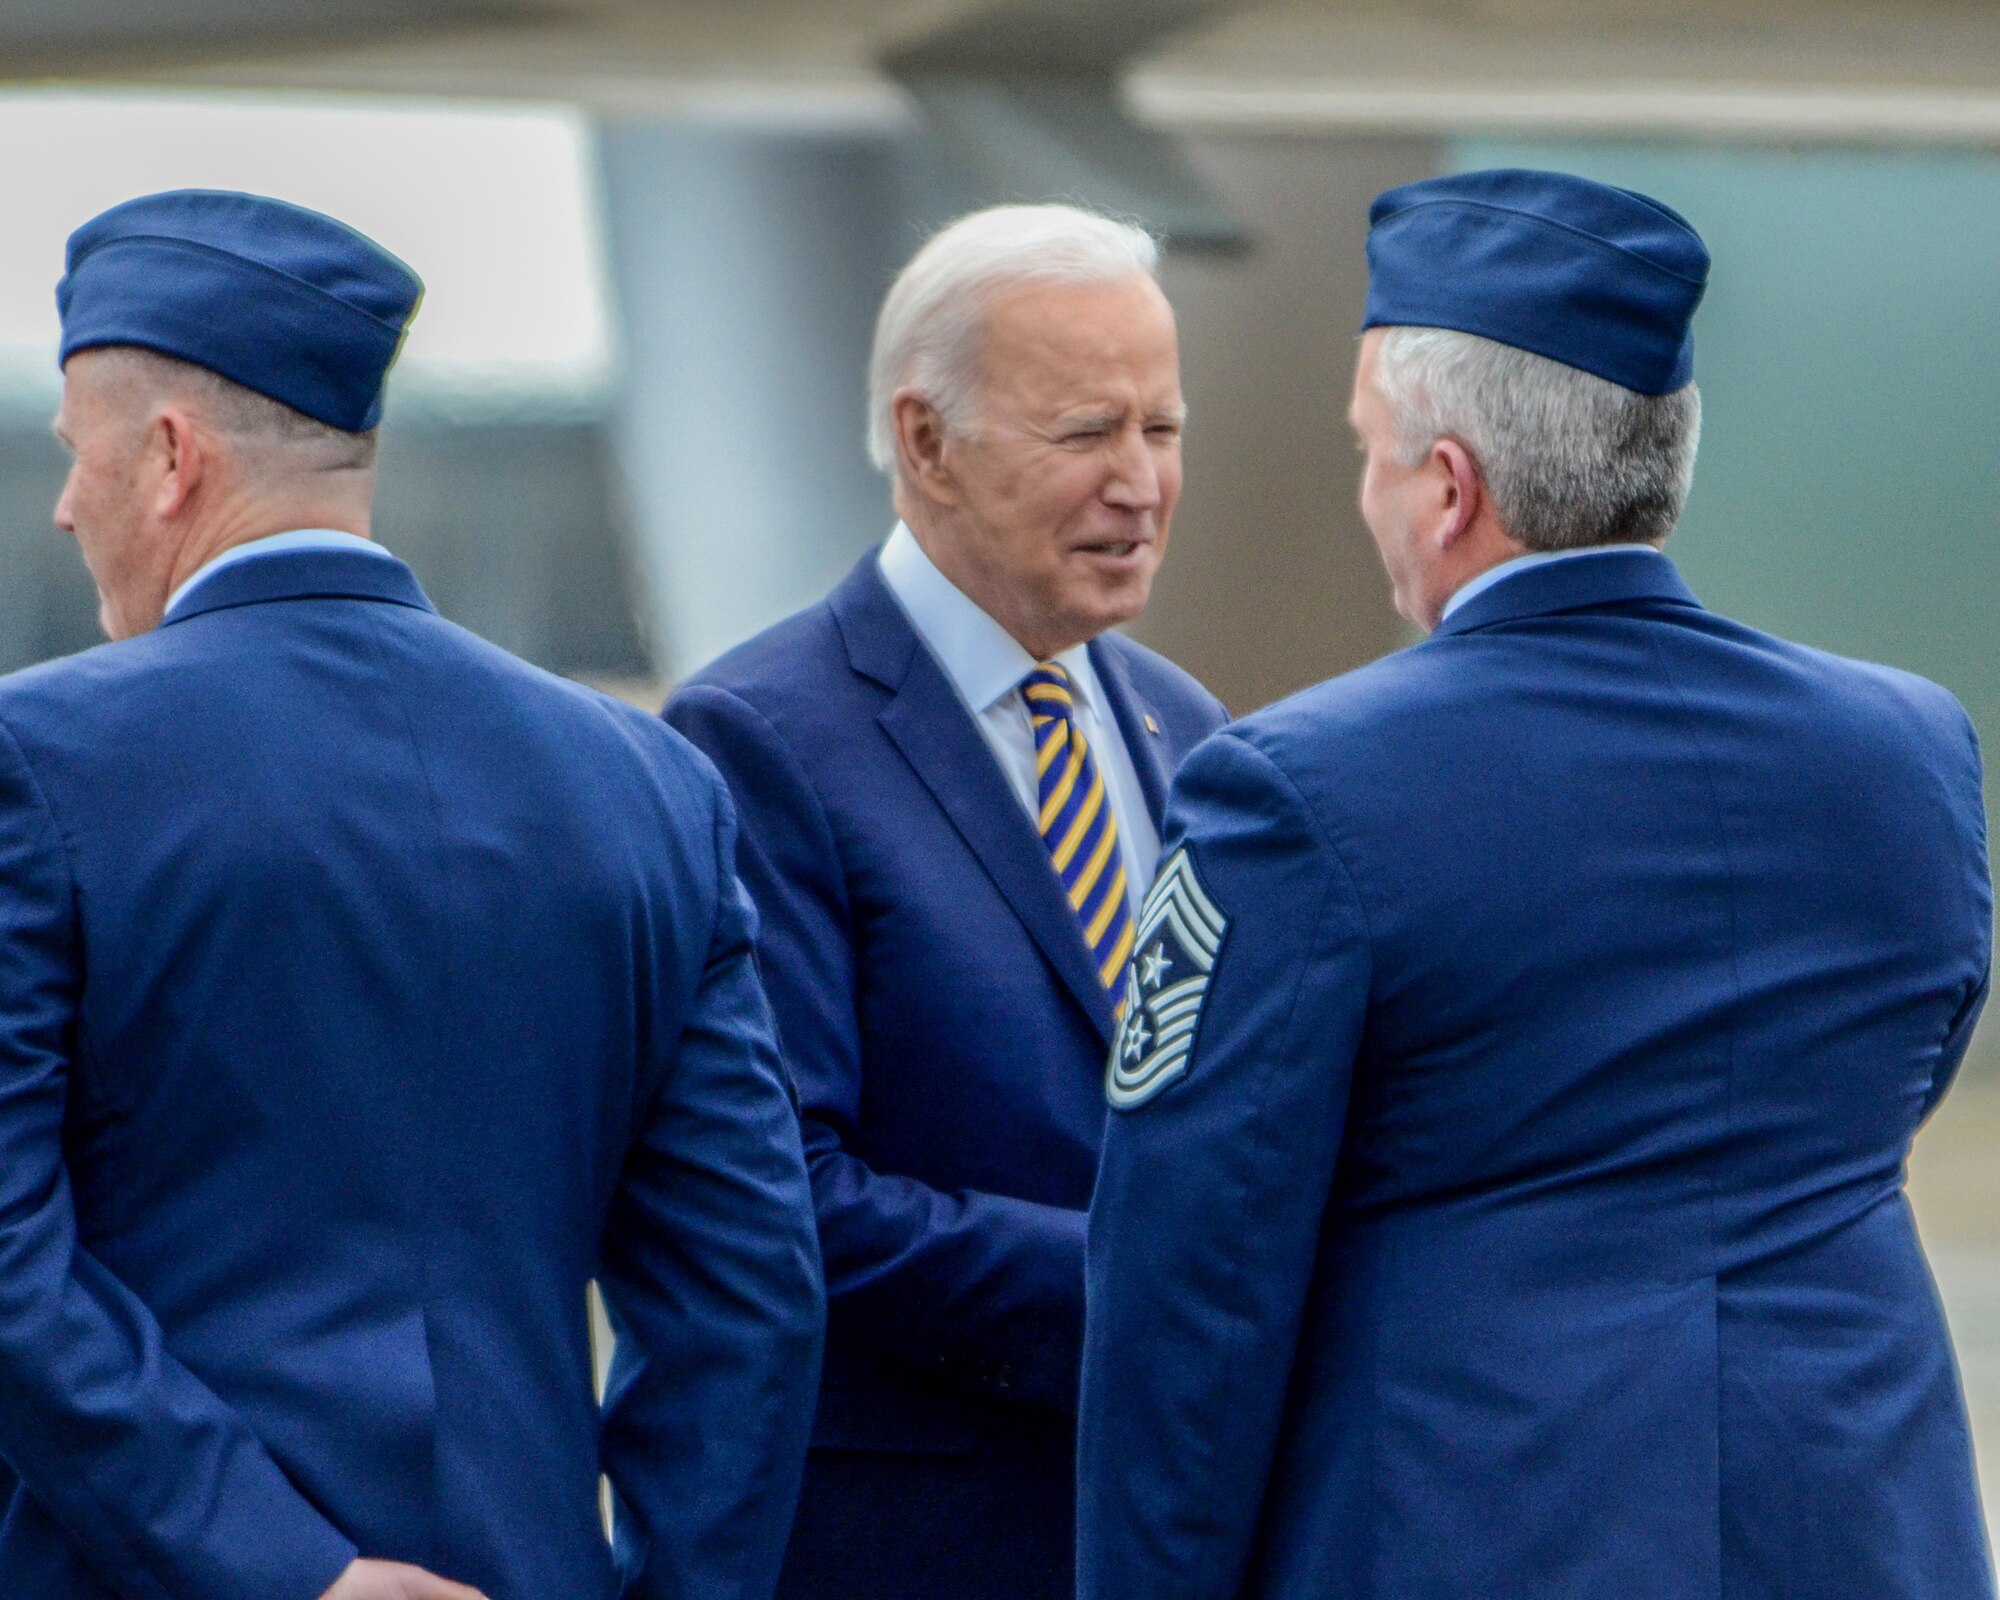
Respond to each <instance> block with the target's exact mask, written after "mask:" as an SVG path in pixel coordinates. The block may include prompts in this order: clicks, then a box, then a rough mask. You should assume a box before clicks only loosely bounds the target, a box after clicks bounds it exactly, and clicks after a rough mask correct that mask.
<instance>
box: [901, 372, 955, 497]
mask: <svg viewBox="0 0 2000 1600" xmlns="http://www.w3.org/2000/svg"><path fill="white" fill-rule="evenodd" d="M889 404H890V415H891V416H892V417H893V418H894V419H895V425H896V462H897V465H898V466H899V467H900V468H901V469H902V473H901V476H902V479H903V481H904V482H905V483H910V484H914V485H915V486H916V487H917V489H918V490H919V492H921V493H922V495H923V496H924V498H925V499H927V500H933V501H936V502H937V503H938V504H940V505H956V504H957V503H958V485H957V483H956V481H955V480H954V478H953V475H952V471H951V465H950V463H949V462H948V461H947V460H946V459H945V446H946V443H947V439H946V432H945V425H944V418H943V417H941V416H940V415H938V409H937V407H936V406H934V405H932V404H931V403H930V401H928V400H926V399H925V398H924V397H923V396H922V395H920V394H919V393H917V391H916V390H914V389H898V390H897V391H896V393H895V396H894V398H893V399H891V401H890V402H889Z"/></svg>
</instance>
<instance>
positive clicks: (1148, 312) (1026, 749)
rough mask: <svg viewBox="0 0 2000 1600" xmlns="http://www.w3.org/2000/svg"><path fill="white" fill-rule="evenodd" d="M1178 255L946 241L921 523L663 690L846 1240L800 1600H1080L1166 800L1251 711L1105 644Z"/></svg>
mask: <svg viewBox="0 0 2000 1600" xmlns="http://www.w3.org/2000/svg"><path fill="white" fill-rule="evenodd" d="M1155 256H1156V251H1155V248H1154V244H1153V241H1152V240H1151V239H1150V238H1148V237H1147V236H1146V235H1145V234H1144V233H1142V232H1140V231H1139V230H1138V229H1136V228H1132V227H1128V226H1125V225H1124V224H1121V223H1118V222H1115V221H1112V220H1110V219H1107V218H1104V217H1099V216H1094V215H1091V214H1090V213H1087V212H1084V211H1080V210H1077V209H1075V208H1073V207H1069V206H1027V207H1000V208H996V209H993V210H989V211H984V212H978V213H975V214H974V215H972V216H969V217H966V218H963V219H961V220H960V221H959V222H957V223H955V224H953V225H952V226H951V227H948V228H946V229H945V230H943V231H942V232H941V233H939V234H938V235H937V236H936V237H934V238H933V239H931V240H930V241H929V242H928V243H927V244H926V245H925V246H924V247H923V248H922V249H921V250H920V251H918V252H917V254H916V256H915V258H914V259H913V260H912V261H911V262H910V264H909V265H908V266H907V267H906V268H905V269H904V271H903V273H902V274H901V275H900V276H899V277H898V279H897V280H896V283H895V285H894V286H893V287H892V288H891V289H890V291H889V295H888V298H887V300H886V301H885V303H884V305H883V308H882V313H881V320H880V323H879V325H878V328H877V333H876V340H875V351H874V360H873V368H872V373H871V392H870V406H869V442H870V448H871V450H872V452H873V454H874V457H875V460H876V461H877V463H878V464H879V465H880V466H881V467H882V469H883V470H884V471H885V472H886V473H888V474H889V475H890V477H891V480H892V482H893V485H894V490H893V492H894V497H895V504H896V509H897V511H898V513H899V514H900V518H901V520H900V522H899V523H898V525H897V526H896V528H895V530H894V531H893V532H892V533H891V534H890V535H889V538H888V540H887V541H886V543H884V544H883V545H882V547H881V548H880V549H879V550H878V551H871V552H869V554H868V555H867V556H866V557H864V558H863V560H862V561H861V562H860V564H859V565H857V566H856V567H855V569H854V571H853V572H852V573H851V574H849V576H848V577H847V578H846V579H845V580H844V581H843V582H842V583H841V584H840V585H839V587H837V588H836V589H835V590H834V591H833V593H832V594H831V595H830V596H829V597H828V598H827V600H826V601H825V602H824V603H823V604H820V605H817V606H814V607H813V608H811V609H810V610H808V611H806V612H804V613H802V614H800V615H799V616H796V617H793V618H791V619H790V620H789V621H786V622H781V623H779V624H778V625H777V626H776V627H775V628H772V629H771V630H769V631H768V632H766V633H764V634H763V635H761V636H760V637H758V638H756V639H753V640H752V641H750V642H749V643H748V644H746V645H744V646H742V647H741V648H740V649H738V650H735V651H733V652H731V653H730V654H729V655H726V656H724V657H723V658H722V659H721V660H720V661H718V662H716V663H714V664H713V665H712V666H710V667H708V668H706V669H705V670H704V671H702V672H700V673H698V674H696V675H695V676H694V678H692V679H691V680H690V681H689V682H688V683H687V684H686V685H684V686H683V687H682V688H681V689H680V690H679V691H678V692H677V693H676V694H675V695H674V697H673V699H672V701H671V702H669V704H668V706H667V712H666V714H667V717H668V719H669V720H670V721H671V722H672V723H673V724H674V726H675V727H677V728H679V729H680V730H681V731H682V732H684V733H686V734H687V735H688V736H689V737H690V738H692V739H693V740H694V741H695V742H696V743H697V744H699V745H700V746H701V747H702V748H703V749H704V750H706V751H707V752H708V753H709V755H710V756H712V757H713V758H714V760H715V762H716V765H717V766H719V767H720V768H721V769H722V771H723V773H724V775H725V776H726V777H727V778H728V779H729V782H730V785H731V787H732V788H733V789H734V791H735V793H736V797H737V803H738V805H739V806H740V807H741V809H742V812H743V818H744V828H743V835H742V842H741V845H740V847H739V861H740V864H741V867H742V871H743V876H744V880H745V882H746V883H747V884H748V885H749V887H750V890H751V894H752V896H753V898H754V899H755V900H756V903H757V908H758V911H759V913H760V916H761V921H760V933H759V948H760V950H761V952H762V954H763V958H764V960H763V968H764V972H765V975H766V978H767V981H768V982H769V984H770V987H771V995H772V999H773V1001H774V1004H775V1007H776V1010H777V1014H778V1023H779V1031H780V1034H781V1036H782V1038H783V1040H784V1046H785V1053H786V1057H787V1060H788V1062H789V1064H790V1066H791V1068H792V1070H793V1072H794V1074H795V1075H796V1077H797V1079H798V1083H799V1091H800V1097H801V1100H802V1102H803V1108H804V1119H805V1141H806V1150H807V1154H808V1158H809V1160H810V1163H811V1167H812V1174H813V1193H814V1199H815V1201H816V1203H817V1205H818V1211H819V1226H820V1239H821V1243H822V1245H823V1248H824V1250H825V1253H826V1262H827V1272H828V1291H829V1299H830V1307H829V1328H828V1355H827V1363H826V1379H825V1382H824V1384H823V1385H822V1388H821V1391H820V1398H819V1415H818V1420H817V1422H816V1423H815V1425H814V1431H813V1449H812V1450H811V1452H810V1453H809V1455H808V1459H807V1466H806V1480H805V1488H804V1491H803V1494H802V1497H801V1501H800V1510H799V1518H798V1523H797V1526H796V1528H795V1529H794V1531H793V1535H792V1543H791V1548H790V1550H789V1552H788V1554H787V1557H786V1564H785V1575H784V1579H783V1583H782V1585H781V1592H782V1593H783V1594H785V1595H787V1596H797V1597H814V1600H820V1597H824V1600H852V1597H856V1596H863V1595H865V1596H868V1597H869V1600H897V1597H904V1596H907V1597H909V1600H942V1597H945V1596H950V1597H952V1600H981V1597H986V1596H991V1597H993V1600H1069V1597H1070V1595H1071V1592H1072V1589H1073V1582H1072V1549H1073V1520H1072V1506H1073V1494H1072V1489H1073V1484H1074V1467H1073V1462H1074V1458H1075V1433H1074V1424H1073V1420H1072V1419H1073V1415H1074V1408H1075V1403H1076V1375H1077V1364H1078V1360H1079V1353H1080V1349H1081V1341H1082V1334H1083V1230H1084V1209H1083V1208H1084V1206H1085V1204H1086V1203H1087V1202H1088V1200H1089V1198H1090V1186H1091V1179H1092V1176H1093V1174H1094V1173H1095V1171H1096V1166H1097V1145H1098V1138H1099V1135H1100V1132H1101V1131H1102V1128H1103V1125H1104V1106H1103V1100H1102V1097H1101V1095H1100V1094H1099V1093H1098V1092H1097V1087H1096V1084H1097V1078H1098V1070H1099V1067H1100V1066H1101V1064H1102V1061H1103V1058H1104V1051H1105V1049H1106V1047H1107V1045H1108V1043H1109V1040H1110V1037H1111V1029H1112V1025H1113V1018H1114V1008H1115V1006H1116V1004H1117V999H1118V996H1119V994H1120V993H1121V992H1122V991H1123V986H1124V975H1125V967H1126V964H1127V961H1128V959H1129V957H1130V954H1131V950H1132V928H1133V919H1134V916H1135V914H1136V912H1137V908H1138V897H1139V895H1140V893H1141V892H1142V891H1143V887H1144V885H1145V883H1146V882H1147V881H1148V880H1149V879H1150V878H1151V876H1152V871H1153V864H1154V859H1155V857H1156V855H1157V853H1158V835H1157V828H1158V823H1159V818H1160V814H1161V807H1162V805H1163V804H1164V802H1165V797H1166V786H1167V782H1168V780H1169V779H1170V778H1171V776H1172V774H1173V770H1174V767H1175V765H1176V764H1177V763H1178V762H1179V760H1180V759H1181V757H1182V756H1183V755H1184V754H1185V753H1186V752H1187V751H1188V750H1189V749H1190V748H1192V746H1193V745H1194V743H1195V742H1196V741H1197V740H1198V739H1199V738H1201V736H1202V735H1204V734H1206V733H1207V732H1209V731H1210V730H1211V729H1213V728H1214V727H1215V726H1216V725H1217V724H1218V723H1219V722H1220V721H1221V718H1222V713H1221V708H1220V707H1219V706H1218V705H1217V704H1216V702H1215V700H1214V699H1213V697H1212V696H1210V695H1208V694H1207V693H1205V692H1204V691H1203V690H1202V689H1201V688H1200V686H1199V685H1197V684H1196V683H1194V682H1193V680H1191V679H1190V678H1189V677H1188V676H1187V675H1186V674H1185V673H1183V672H1181V671H1179V670H1177V669H1176V668H1175V667H1173V666H1171V665H1170V664H1168V663H1167V662H1166V661H1163V660H1162V659H1161V658H1160V657H1159V656H1157V655H1155V654H1153V653H1152V652H1151V651H1149V650H1146V649H1144V648H1142V647H1141V646H1139V645H1137V644H1134V643H1132V642H1130V641H1129V640H1126V639H1124V638H1121V637H1120V636H1119V635H1118V634H1117V633H1115V632H1112V631H1110V630H1112V629H1113V628H1115V627H1116V626H1117V625H1118V624H1120V623H1125V622H1129V621H1132V620H1133V619H1135V618H1136V617H1137V616H1138V615H1139V613H1140V612H1141V610H1142V609H1143V608H1144V606H1145V604H1146V600H1147V597H1148V595H1149V593H1150V592H1151V588H1152V583H1153V578H1154V574H1155V573H1156V572H1157V571H1158V569H1159V566H1160V561H1161V558H1162V556H1163V555H1164V554H1165V551H1166V546H1167V537H1168V531H1169V527H1170V524H1171V521H1172V517H1173V512H1174V506H1175V503H1176V501H1177V499H1178V497H1179V493H1180V479H1181V464H1180V441H1181V426H1182V417H1183V408H1182V400H1181V387H1180V368H1179V360H1178V354H1177V345H1176V337H1175V329H1174V319H1173V313H1172V311H1171V310H1170V309H1169V307H1168V305H1167V301H1166V298H1165V296H1164V295H1162V293H1161V292H1160V288H1159V285H1158V284H1157V283H1156V282H1155V281H1154V276H1153V271H1154V265H1155Z"/></svg>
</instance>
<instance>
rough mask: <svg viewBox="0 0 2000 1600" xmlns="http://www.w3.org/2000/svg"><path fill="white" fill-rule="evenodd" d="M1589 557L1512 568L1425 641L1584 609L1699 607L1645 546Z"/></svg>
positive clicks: (1458, 608)
mask: <svg viewBox="0 0 2000 1600" xmlns="http://www.w3.org/2000/svg"><path fill="white" fill-rule="evenodd" d="M1591 555H1592V559H1591V560H1588V561H1537V562H1529V563H1527V564H1526V565H1523V566H1520V567H1517V568H1516V569H1515V570H1514V571H1513V572H1511V573H1509V574H1507V577H1506V581H1505V582H1496V583H1492V584H1488V585H1485V586H1483V587H1482V588H1481V589H1480V590H1479V592H1478V593H1476V594H1474V595H1471V596H1469V597H1467V598H1466V599H1465V601H1464V603H1463V604H1460V605H1455V606H1453V607H1452V609H1451V611H1450V613H1449V614H1448V615H1447V616H1446V617H1445V618H1444V620H1443V621H1441V622H1439V624H1438V625H1437V629H1436V631H1435V632H1434V633H1433V634H1432V635H1431V637H1432V638H1434V639H1435V638H1441V637H1443V636H1445V635H1447V634H1455V633H1469V632H1471V631H1472V630H1473V629H1475V628H1485V627H1490V626H1492V625H1493V624H1494V623H1496V622H1511V621H1513V620H1515V619H1516V618H1520V617H1531V616H1544V615H1547V614H1549V613H1551V612H1556V611H1577V610H1581V609H1583V608H1584V607H1587V606H1605V605H1619V604H1624V603H1629V602H1632V601H1640V600H1664V601H1669V602H1671V603H1674V604H1677V605H1686V606H1699V605H1700V604H1701V602H1700V601H1699V600H1697V599H1696V598H1695V597H1694V591H1693V590H1692V589H1690V588H1689V587H1688V586H1687V583H1686V581H1685V580H1684V579H1683V578H1682V577H1681V575H1680V572H1679V570H1678V569H1677V568H1676V567H1675V566H1674V564H1673V562H1671V561H1669V560H1668V559H1667V558H1666V557H1665V556H1664V555H1662V554H1661V553H1660V552H1659V551H1657V550H1655V549H1654V548H1653V547H1652V546H1651V545H1639V546H1636V547H1632V546H1621V547H1620V548H1618V549H1616V550H1611V549H1605V550H1595V551H1592V552H1591ZM1494 570H1495V571H1498V570H1499V569H1498V568H1495V569H1494ZM1468 587H1469V586H1468ZM1460 593H1461V594H1463V593H1464V591H1463V590H1461V591H1460Z"/></svg>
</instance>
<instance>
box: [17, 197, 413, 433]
mask: <svg viewBox="0 0 2000 1600" xmlns="http://www.w3.org/2000/svg"><path fill="white" fill-rule="evenodd" d="M65 268H66V270H65V272H64V275H63V280H62V282H61V283H59V284H57V285H56V308H57V310H59V311H60V312H61V313H62V356H61V359H62V361H63V362H64V363H65V364H67V362H68V361H69V358H70V357H71V356H73V355H75V354H76V353H77V351H79V350H89V349H93V348H95V347H96V346H99V345H111V344H123V345H140V346H143V347H144V348H146V349H148V350H157V351H159V352H160V353H161V354H163V355H169V356H178V357H179V358H180V359H181V360H183V361H192V362H193V363H195V365H197V366H201V367H206V368H208V370H209V371H211V372H216V373H220V374H221V375H222V376H223V377H225V378H229V379H231V380H233V381H234V382H236V383H240V384H242V385H243V386H244V387H245V388H246V389H255V390H256V391H257V392H258V393H259V394H263V395H269V396H270V397H271V398H272V399H273V400H279V401H282V402H283V403H284V404H286V405H288V406H290V407H291V408H292V409H293V410H295V411H303V412H304V413H305V414H306V415H307V416H309V417H313V418H316V419H317V420H319V421H321V422H324V423H326V424H327V425H328V426H330V427H335V428H342V429H345V430H346V431H347V432H349V433H359V432H362V431H363V430H365V429H368V428H372V427H374V426H375V424H376V423H378V422H380V421H381V420H382V380H383V379H384V378H385V377H386V376H387V375H388V372H389V366H390V363H392V362H393V361H394V360H395V359H396V352H397V351H398V350H399V349H401V348H402V343H403V335H404V334H405V333H406V332H407V331H408V330H409V326H410V319H411V318H412V317H413V316H415V315H416V310H417V302H418V301H419V300H421V299H422V298H423V292H424V286H423V282H422V280H421V279H419V278H418V277H417V275H416V274H415V273H414V272H412V271H411V270H410V269H409V268H408V267H406V266H405V265H403V263H402V262H400V261H398V260H397V259H396V258H395V257H394V256H392V255H390V254H389V252H388V251H386V250H384V249H383V248H382V247H381V246H380V245H378V244H376V243H375V242H374V241H373V240H372V239H369V238H366V237H365V236H363V235H362V234H359V233H357V232H355V231H354V229H352V228H350V227H348V226H347V225H346V224H345V223H341V222H335V221H334V220H333V218H331V217H327V216H322V215H320V213H319V212H317V211H308V210H306V209H305V208H304V207H302V206H294V205H288V204H286V203H285V202H284V201H282V200H267V199H265V198H264V197H263V196H262V195H255V194H231V193H227V192H224V191H220V190H210V189H176V190H173V191H171V192H170V193H167V194H151V195H146V196H144V197H142V198H140V199H137V200H128V201H126V202H125V203H124V204H123V205H118V206H113V207H112V208H111V209H110V210H109V211H107V212H105V213H103V215H101V216H97V217H93V218H92V219H91V220H90V221H89V222H86V223H85V224H84V225H83V226H82V227H80V228H78V229H77V230H76V232H75V233H73V234H71V235H70V236H69V254H68V259H67V261H66V263H65Z"/></svg>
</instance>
